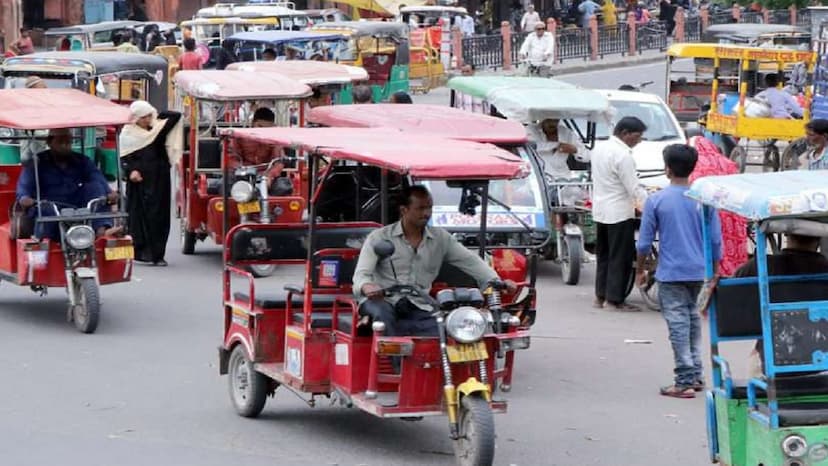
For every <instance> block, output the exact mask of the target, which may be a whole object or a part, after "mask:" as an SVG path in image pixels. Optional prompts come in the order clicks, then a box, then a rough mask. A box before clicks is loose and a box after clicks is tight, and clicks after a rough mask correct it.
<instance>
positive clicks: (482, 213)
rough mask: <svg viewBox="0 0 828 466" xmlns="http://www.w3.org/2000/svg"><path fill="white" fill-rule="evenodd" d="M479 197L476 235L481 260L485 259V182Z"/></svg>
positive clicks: (486, 220)
mask: <svg viewBox="0 0 828 466" xmlns="http://www.w3.org/2000/svg"><path fill="white" fill-rule="evenodd" d="M480 197H481V201H482V202H481V206H480V234H479V235H478V238H477V242H478V246H479V253H480V258H481V259H486V244H487V241H486V226H487V223H488V213H489V183H488V182H486V184H485V185H483V190H482V192H481V193H480Z"/></svg>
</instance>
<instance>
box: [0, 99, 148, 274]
mask: <svg viewBox="0 0 828 466" xmlns="http://www.w3.org/2000/svg"><path fill="white" fill-rule="evenodd" d="M130 119H131V114H130V112H129V110H128V109H127V108H124V107H121V106H119V105H117V104H114V103H111V102H109V101H107V100H104V99H100V98H97V97H94V96H91V95H89V94H86V93H84V92H81V91H78V90H74V89H10V90H0V128H9V129H13V130H18V131H30V130H31V131H34V130H49V129H60V128H70V129H71V128H89V127H113V126H114V127H120V126H122V125H124V124H127V123H129V122H130ZM22 171H23V166H22V165H20V164H16V165H0V279H2V280H4V281H9V282H12V283H15V284H17V285H23V286H32V287H39V288H48V287H65V286H66V285H67V282H66V279H67V276H66V270H65V264H64V257H63V250H62V248H61V244H60V241H54V240H50V239H47V238H41V239H35V238H30V237H26V238H18V237H16V235H15V229H14V228H13V227H12V222H13V220H14V219H13V218H12V217H10V213H11V212H12V210H13V207H14V206H15V204H16V188H17V182H18V180H19V178H20V174H21V173H22ZM94 247H95V259H96V261H95V262H96V267H97V280H98V283H99V284H101V285H106V284H111V283H120V282H127V281H130V279H131V276H132V239H131V238H130V237H129V236H125V237H99V238H97V239H96V240H95V246H94ZM89 265H90V261H89V260H88V259H87V261H86V263H83V264H78V266H80V267H88V266H89Z"/></svg>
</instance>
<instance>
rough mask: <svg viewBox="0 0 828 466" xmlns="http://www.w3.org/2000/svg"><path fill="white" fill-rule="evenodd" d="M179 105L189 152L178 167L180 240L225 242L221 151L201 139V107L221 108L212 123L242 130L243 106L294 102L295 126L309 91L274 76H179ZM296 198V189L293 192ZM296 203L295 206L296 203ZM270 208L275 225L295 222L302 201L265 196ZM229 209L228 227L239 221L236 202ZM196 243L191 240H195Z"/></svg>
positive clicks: (211, 140)
mask: <svg viewBox="0 0 828 466" xmlns="http://www.w3.org/2000/svg"><path fill="white" fill-rule="evenodd" d="M174 81H175V85H176V89H177V92H178V95H179V99H178V100H179V101H180V102H179V104H180V105H181V106H182V108H183V109H184V118H185V121H186V122H187V123H186V124H187V127H188V128H189V129H188V131H187V133H186V134H185V138H186V144H185V146H186V147H188V148H189V150H186V151H185V153H184V156H183V157H182V158H181V161H180V162H179V164H178V166H177V167H176V185H177V189H176V194H175V201H176V215H177V216H178V218H179V219H181V226H182V232H183V233H182V235H193V236H195V237H198V238H200V239H204V238H206V237H210V238H212V239H213V240H214V241H215V242H216V243H217V244H222V243H223V242H224V238H223V234H224V231H225V230H224V227H223V219H224V211H223V209H224V207H225V206H224V203H223V202H222V201H221V183H222V181H221V180H223V178H222V170H223V167H222V164H221V163H222V160H223V159H222V157H221V151H222V148H221V146H220V143H219V138H218V135H208V136H206V137H205V136H204V135H203V134H202V130H203V128H202V127H201V126H204V125H203V124H202V123H201V121H200V119H199V118H200V112H201V109H202V106H203V105H206V104H216V105H220V108H221V109H223V111H224V113H223V114H222V115H221V116H219V117H217V118H216V121H214V122H212V123H211V127H210V128H208V130H210V129H212V125H213V124H221V125H224V127H228V126H229V127H234V126H238V127H241V126H244V125H245V124H246V122H244V121H241V116H240V113H239V111H240V110H241V109H242V107H243V106H244V105H245V104H246V103H255V102H257V101H276V102H284V101H287V102H290V101H298V102H299V105H298V108H297V109H295V110H296V111H297V113H298V118H299V122H298V123H299V125H300V126H301V125H303V124H304V113H305V112H304V105H302V104H301V102H302V100H303V99H306V98H307V97H309V96H310V95H311V94H312V92H311V89H310V87H308V86H307V85H305V84H302V83H300V82H297V81H295V80H293V79H291V78H289V77H286V76H283V75H280V74H276V73H248V72H245V71H238V70H224V71H216V70H209V71H180V72H178V73H176V74H175V77H174ZM294 193H298V190H296V189H294ZM297 203H298V204H297ZM268 204H269V205H271V206H274V208H275V207H278V208H279V209H281V210H282V212H283V214H282V215H281V216H280V217H279V218H278V219H277V221H279V222H294V221H299V220H300V219H301V216H302V212H303V211H304V210H305V201H304V199H303V198H301V196H281V197H268ZM229 207H230V208H231V211H230V212H231V215H230V221H231V224H230V225H229V226H232V225H235V224H237V223H238V222H239V211H238V209H237V208H236V205H235V203H233V204H231V205H230V206H229ZM193 241H194V239H193Z"/></svg>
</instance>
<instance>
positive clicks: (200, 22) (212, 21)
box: [181, 17, 290, 67]
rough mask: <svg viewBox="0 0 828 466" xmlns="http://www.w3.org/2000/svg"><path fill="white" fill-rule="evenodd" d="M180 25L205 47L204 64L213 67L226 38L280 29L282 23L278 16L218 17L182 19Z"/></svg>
mask: <svg viewBox="0 0 828 466" xmlns="http://www.w3.org/2000/svg"><path fill="white" fill-rule="evenodd" d="M181 27H182V28H187V29H190V30H191V31H192V32H193V34H192V37H193V39H195V40H196V42H197V43H198V44H200V45H199V46H204V47H207V49H208V50H209V54H210V58H209V59H208V61H207V62H206V64H205V66H206V67H213V66H215V64H216V57H217V56H218V52H219V51H220V50H221V44H222V42H224V41H225V40H226V39H229V38H230V37H231V36H233V35H235V34H238V33H240V32H250V31H270V30H275V29H282V23H281V21H279V18H239V17H219V18H194V19H191V20H187V21H182V22H181ZM288 30H290V28H288Z"/></svg>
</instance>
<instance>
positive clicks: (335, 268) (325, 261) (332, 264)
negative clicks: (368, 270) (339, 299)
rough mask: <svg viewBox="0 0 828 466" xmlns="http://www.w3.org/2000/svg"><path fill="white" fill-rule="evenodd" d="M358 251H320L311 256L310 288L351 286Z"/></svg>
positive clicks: (338, 249) (350, 249)
mask: <svg viewBox="0 0 828 466" xmlns="http://www.w3.org/2000/svg"><path fill="white" fill-rule="evenodd" d="M359 251H360V250H359V249H356V248H336V249H322V250H320V251H317V252H316V253H315V254H314V255H313V267H311V287H312V288H314V289H318V288H341V287H348V288H350V286H351V285H352V284H353V277H354V270H355V269H356V264H357V260H358V259H359Z"/></svg>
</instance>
